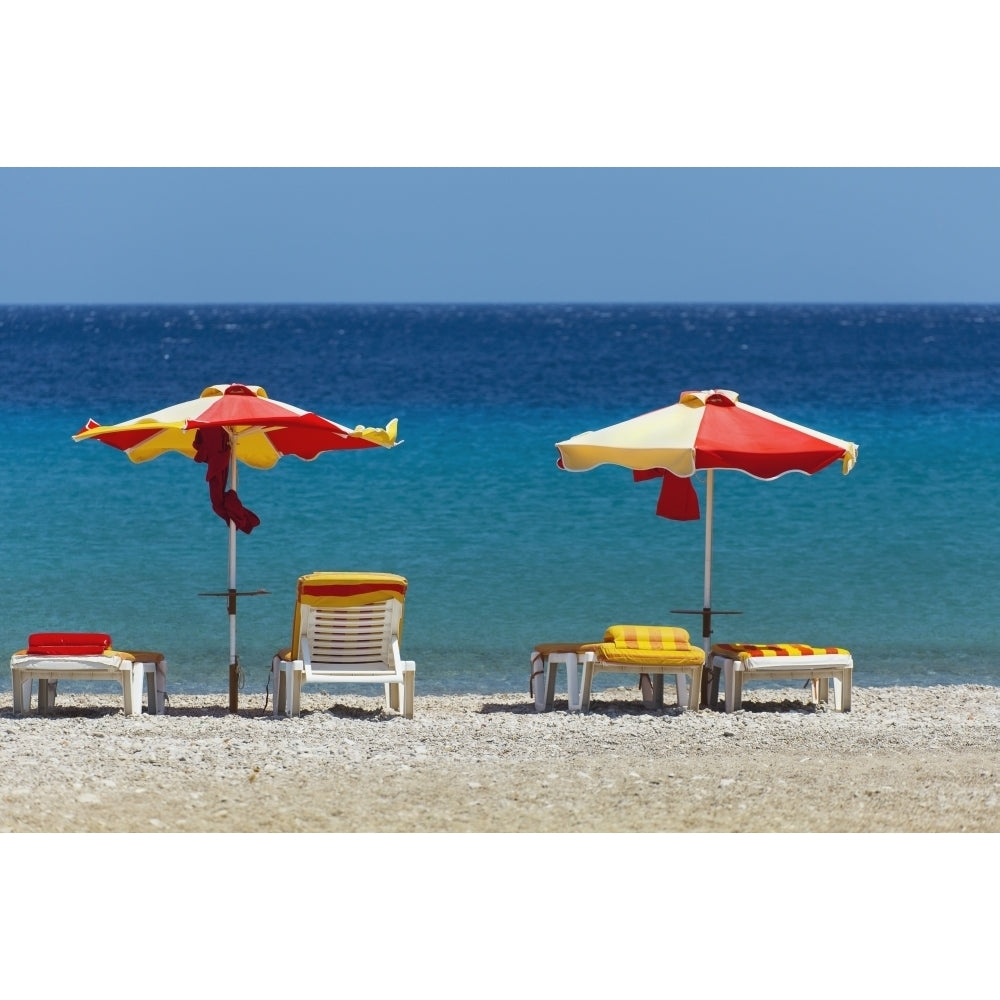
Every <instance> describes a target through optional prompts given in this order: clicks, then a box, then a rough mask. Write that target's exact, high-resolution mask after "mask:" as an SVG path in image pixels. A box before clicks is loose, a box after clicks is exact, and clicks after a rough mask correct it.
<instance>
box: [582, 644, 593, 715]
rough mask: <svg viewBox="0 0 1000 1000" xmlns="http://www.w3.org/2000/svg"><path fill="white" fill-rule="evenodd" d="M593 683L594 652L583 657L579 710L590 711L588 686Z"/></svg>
mask: <svg viewBox="0 0 1000 1000" xmlns="http://www.w3.org/2000/svg"><path fill="white" fill-rule="evenodd" d="M593 683H594V654H593V653H586V654H585V655H584V657H583V689H582V690H581V691H580V711H581V712H589V711H590V686H591V685H592V684H593Z"/></svg>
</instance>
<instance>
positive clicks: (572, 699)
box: [564, 653, 580, 712]
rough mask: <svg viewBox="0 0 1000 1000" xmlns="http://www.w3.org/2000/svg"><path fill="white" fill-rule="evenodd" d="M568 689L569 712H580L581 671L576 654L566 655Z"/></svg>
mask: <svg viewBox="0 0 1000 1000" xmlns="http://www.w3.org/2000/svg"><path fill="white" fill-rule="evenodd" d="M564 655H565V657H566V660H565V662H566V687H567V689H568V698H569V710H570V711H571V712H579V711H580V671H579V661H578V660H577V656H576V653H566V654H564Z"/></svg>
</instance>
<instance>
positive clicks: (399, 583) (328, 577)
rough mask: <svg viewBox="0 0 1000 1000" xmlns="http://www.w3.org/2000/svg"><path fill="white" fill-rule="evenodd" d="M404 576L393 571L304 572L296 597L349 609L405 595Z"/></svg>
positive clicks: (327, 605)
mask: <svg viewBox="0 0 1000 1000" xmlns="http://www.w3.org/2000/svg"><path fill="white" fill-rule="evenodd" d="M406 586H407V583H406V578H405V577H402V576H396V574H395V573H308V574H306V575H305V576H300V577H299V600H300V601H301V602H302V603H303V604H308V605H310V606H311V607H314V608H351V607H359V606H361V605H364V604H374V603H376V602H378V601H389V600H392V599H395V600H397V601H399V602H400V603H402V602H403V599H404V598H405V597H406Z"/></svg>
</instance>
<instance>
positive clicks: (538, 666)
mask: <svg viewBox="0 0 1000 1000" xmlns="http://www.w3.org/2000/svg"><path fill="white" fill-rule="evenodd" d="M545 667H546V662H545V657H544V656H542V655H541V653H539V652H538V651H537V650H534V649H533V650H532V651H531V673H530V675H529V678H528V687H529V688H530V692H531V697H532V698H533V699H534V701H535V711H536V712H542V711H544V710H545V676H546V675H545Z"/></svg>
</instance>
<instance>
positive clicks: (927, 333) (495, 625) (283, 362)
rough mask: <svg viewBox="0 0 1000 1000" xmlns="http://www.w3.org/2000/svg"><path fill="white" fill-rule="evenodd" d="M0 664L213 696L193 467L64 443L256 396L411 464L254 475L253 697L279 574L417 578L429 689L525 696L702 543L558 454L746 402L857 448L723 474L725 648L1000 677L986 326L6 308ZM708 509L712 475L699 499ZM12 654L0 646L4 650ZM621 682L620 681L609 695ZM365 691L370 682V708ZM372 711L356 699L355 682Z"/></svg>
mask: <svg viewBox="0 0 1000 1000" xmlns="http://www.w3.org/2000/svg"><path fill="white" fill-rule="evenodd" d="M0 374H2V378H0V428H2V437H0V472H2V475H0V511H2V515H0V516H2V519H3V522H2V528H0V539H2V541H0V557H2V558H0V609H2V610H0V650H4V651H7V652H8V653H12V652H14V651H15V650H17V649H18V648H20V647H22V646H23V645H24V643H25V640H26V638H27V635H28V634H29V633H30V632H35V631H44V630H50V629H51V630H99V631H106V632H110V633H111V635H112V637H113V638H114V640H115V643H116V644H117V645H120V646H126V647H128V646H132V647H146V648H149V647H152V648H157V649H162V650H163V651H164V652H165V653H166V655H167V658H168V662H169V665H170V689H171V690H173V691H187V692H192V693H193V692H215V691H218V692H220V693H221V692H224V691H226V690H227V684H228V673H227V663H228V644H229V637H228V625H227V619H226V609H225V601H223V600H222V599H219V598H209V597H202V596H199V594H200V593H201V592H204V591H217V590H223V589H225V587H226V574H227V557H226V551H227V531H226V527H225V525H224V523H223V522H222V521H221V520H220V519H219V518H218V517H216V515H215V514H214V513H213V512H212V510H211V507H210V505H209V500H208V491H207V486H206V484H205V482H204V468H203V467H201V466H197V465H195V464H194V463H192V462H190V461H189V460H186V459H184V458H181V457H180V456H175V455H168V456H165V457H163V458H161V459H158V460H156V461H153V462H149V463H146V464H143V465H133V464H132V463H131V462H129V461H128V459H127V458H125V456H124V455H122V454H121V453H120V452H118V451H116V450H114V449H112V448H108V447H105V446H104V445H101V444H99V443H97V442H82V443H74V442H73V441H72V440H71V435H72V434H73V433H74V432H75V431H77V430H78V429H79V428H80V427H82V426H83V424H84V423H85V422H86V420H87V419H88V418H89V417H93V418H94V419H96V420H98V421H99V422H101V423H112V422H117V421H120V420H124V419H128V418H131V417H134V416H138V415H140V414H142V413H147V412H150V411H152V410H156V409H159V408H161V407H163V406H166V405H169V404H171V403H174V402H179V401H181V400H184V399H190V398H193V397H195V396H197V395H199V394H200V392H201V390H202V389H203V388H204V387H205V386H206V385H209V384H212V383H219V382H246V383H253V384H258V385H262V386H264V387H265V388H266V390H267V392H268V394H269V395H271V396H272V397H274V398H277V399H280V400H283V401H286V402H289V403H294V404H295V405H297V406H302V407H305V408H308V409H313V410H315V411H317V412H318V413H321V414H322V415H324V416H327V417H330V418H331V419H333V420H337V421H339V422H341V423H344V424H348V425H350V426H354V425H355V424H358V423H363V424H367V425H379V426H384V425H385V423H386V422H387V421H388V420H389V419H391V418H392V417H398V419H399V434H400V437H401V438H402V439H403V444H402V445H400V446H399V447H397V448H395V449H392V450H390V451H385V450H382V449H376V450H370V451H361V452H353V453H342V454H335V453H334V454H325V455H322V456H320V457H319V458H318V459H317V460H316V461H315V462H311V463H305V462H301V461H299V460H297V459H294V458H290V459H284V460H282V461H281V462H280V463H279V464H278V465H277V466H276V467H275V468H274V469H271V470H269V471H266V472H265V471H257V470H252V469H245V468H242V469H241V472H240V484H239V493H240V497H241V499H242V500H243V502H244V503H245V504H246V505H247V506H248V507H250V508H251V509H252V510H254V511H255V512H256V513H257V514H258V515H259V517H260V519H261V524H260V526H259V527H258V528H257V529H256V530H255V531H254V532H253V533H252V534H251V535H250V536H246V535H242V534H241V535H239V537H238V543H237V544H238V562H237V572H238V582H239V586H240V588H241V589H246V590H251V589H258V588H261V589H264V590H267V591H269V594H267V595H265V596H259V597H253V598H245V599H243V600H242V601H241V602H240V605H239V619H238V623H239V624H238V648H239V653H240V661H241V664H242V666H243V670H244V675H245V680H244V687H243V694H244V696H246V697H247V698H250V699H256V698H258V697H259V698H261V699H263V697H264V691H265V686H266V683H267V671H268V666H269V663H270V658H271V655H272V653H273V652H274V651H275V650H276V649H277V648H278V647H280V646H282V645H285V644H287V642H288V639H289V632H290V628H291V615H292V601H293V596H294V588H295V581H296V578H297V577H298V576H299V575H300V574H301V573H305V572H309V571H312V570H319V569H327V570H335V569H350V570H381V571H389V572H396V573H401V574H403V575H404V576H406V577H407V578H408V579H409V581H410V591H409V596H408V599H407V606H406V619H405V626H404V634H403V643H402V645H403V650H404V654H405V655H406V656H407V658H411V659H414V660H416V662H417V693H418V695H419V694H420V693H424V694H427V693H444V692H481V693H494V692H506V691H524V693H525V697H527V684H528V654H529V651H530V650H531V648H532V646H533V644H534V643H536V642H539V641H553V640H558V639H567V638H572V639H577V638H578V639H581V640H583V639H590V638H599V637H600V636H601V634H602V633H603V631H604V629H605V627H606V626H608V625H611V624H614V623H618V622H623V623H665V622H671V623H673V624H681V625H684V626H685V627H688V628H689V629H690V631H691V632H692V635H693V636H694V637H696V638H697V636H698V633H699V627H700V626H699V622H700V619H698V618H695V617H693V616H692V617H689V618H687V619H684V618H683V617H678V616H672V615H671V614H670V609H674V608H697V607H700V605H701V598H702V575H703V555H702V553H703V546H704V523H703V522H700V521H699V522H688V523H678V522H671V521H666V520H663V519H660V518H657V517H656V516H655V515H654V513H653V511H654V507H655V504H656V495H657V488H658V486H657V484H656V483H655V482H649V483H638V484H636V483H633V482H632V477H631V474H630V473H629V472H627V471H626V470H624V469H618V468H613V467H602V468H599V469H596V470H593V471H591V472H587V473H568V472H563V471H561V470H559V469H558V468H557V467H556V450H555V447H554V444H555V442H556V441H559V440H563V439H564V438H567V437H570V436H572V435H574V434H577V433H579V432H581V431H584V430H590V429H596V428H599V427H601V426H604V425H606V424H609V423H613V422H616V421H619V420H624V419H627V418H628V417H631V416H635V415H638V414H639V413H642V412H645V411H647V410H651V409H655V408H657V407H660V406H665V405H668V404H670V403H673V402H675V401H676V400H677V398H678V396H679V394H680V392H681V391H682V390H685V389H708V388H724V389H733V390H735V391H737V392H738V393H739V394H740V397H741V399H743V400H744V401H745V402H748V403H751V404H753V405H755V406H759V407H762V408H764V409H768V410H771V411H773V412H775V413H777V414H779V415H781V416H783V417H787V418H789V419H791V420H795V421H798V422H801V423H804V424H807V425H809V426H811V427H814V428H816V429H817V430H821V431H824V432H826V433H829V434H833V435H836V436H838V437H842V438H847V439H849V440H852V441H855V442H857V443H858V445H859V446H860V452H859V459H858V464H857V467H856V468H855V470H854V471H853V472H852V473H851V474H850V475H849V476H846V477H844V476H842V475H841V473H840V471H839V469H837V468H829V469H827V470H825V471H824V472H821V473H819V474H818V475H816V476H814V477H806V476H801V475H789V476H786V477H783V478H782V479H779V480H777V481H774V482H758V481H756V480H753V479H751V478H749V477H747V476H744V475H742V474H739V473H719V474H717V476H716V490H715V492H716V497H715V532H714V534H715V538H714V563H713V605H714V606H715V607H717V608H725V609H734V610H740V611H741V612H742V614H741V615H739V616H735V615H734V616H725V617H722V618H719V619H717V620H716V632H715V638H716V639H717V640H719V641H725V640H731V641H762V642H767V641H772V642H773V641H797V642H811V643H816V644H823V645H826V644H837V645H842V646H846V647H848V648H849V649H851V651H852V652H853V654H854V658H855V676H856V680H855V683H856V684H860V685H891V684H917V685H925V684H939V683H958V682H975V683H985V684H996V683H1000V627H998V616H997V610H998V606H1000V526H998V525H997V510H998V503H997V492H998V487H1000V457H998V451H1000V450H998V441H1000V434H998V432H1000V377H998V375H1000V307H998V306H976V305H968V306H893V305H886V306H824V305H814V306H797V305H796V306H753V305H716V306H708V305H691V306H683V305H664V306H647V305H565V306H562V305H538V306H531V305H525V306H479V305H476V306H463V305H441V306H403V305H401V306H295V305H266V306H261V305H247V306H202V305H198V306H190V307H182V306H148V307H139V306H99V307H98V306H66V307H0ZM702 487H703V484H702ZM5 655H7V654H6V653H5ZM609 683H619V680H618V679H617V678H610V679H609ZM363 690H364V689H363ZM369 690H370V689H369Z"/></svg>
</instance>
